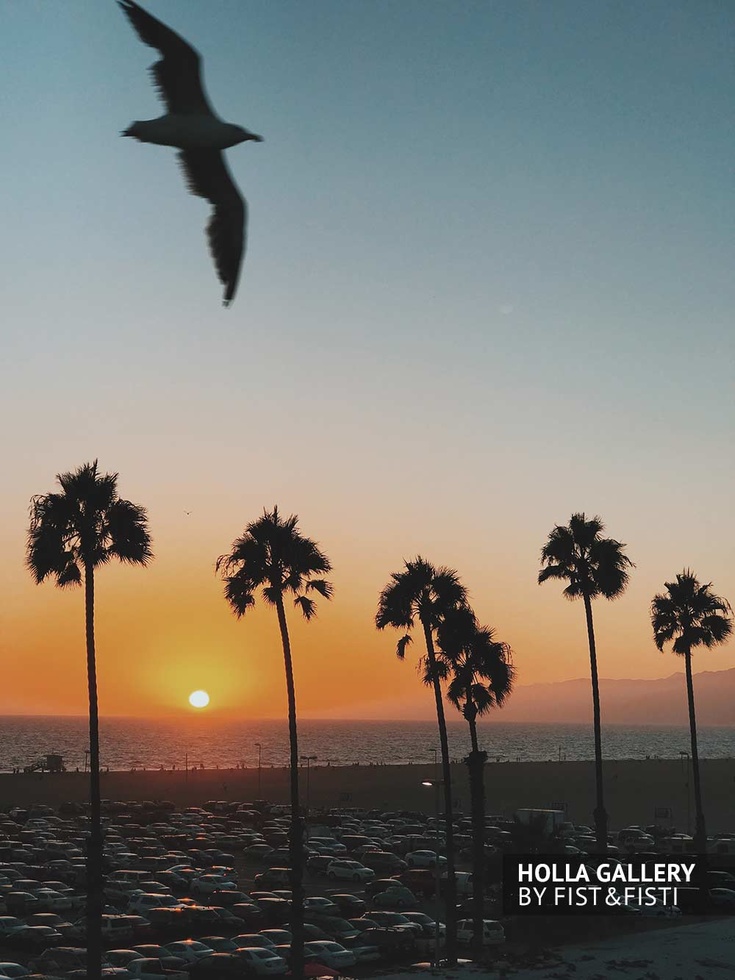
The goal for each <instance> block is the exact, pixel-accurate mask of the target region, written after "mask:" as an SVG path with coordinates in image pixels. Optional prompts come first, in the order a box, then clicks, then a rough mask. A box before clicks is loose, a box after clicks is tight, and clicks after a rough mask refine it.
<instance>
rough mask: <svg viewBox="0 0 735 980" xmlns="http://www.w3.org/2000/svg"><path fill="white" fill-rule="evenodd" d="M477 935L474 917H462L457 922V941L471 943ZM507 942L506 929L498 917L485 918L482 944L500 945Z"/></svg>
mask: <svg viewBox="0 0 735 980" xmlns="http://www.w3.org/2000/svg"><path fill="white" fill-rule="evenodd" d="M474 935H475V930H474V929H473V928H472V919H460V920H459V922H458V923H457V941H458V942H460V943H471V942H472V940H473V938H474ZM504 942H505V930H504V929H503V927H502V925H501V924H500V923H499V922H498V921H497V919H483V921H482V945H483V946H498V945H500V943H504Z"/></svg>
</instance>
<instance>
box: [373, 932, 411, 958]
mask: <svg viewBox="0 0 735 980" xmlns="http://www.w3.org/2000/svg"><path fill="white" fill-rule="evenodd" d="M360 945H361V946H377V947H378V949H379V950H380V954H381V956H383V957H385V958H386V959H391V958H393V957H394V956H403V955H409V954H413V953H414V951H415V950H416V936H415V935H414V934H413V933H412V932H410V931H409V930H407V929H394V928H392V927H390V926H386V927H381V926H378V927H375V928H372V927H371V928H370V929H366V930H365V931H364V932H363V933H361V935H360Z"/></svg>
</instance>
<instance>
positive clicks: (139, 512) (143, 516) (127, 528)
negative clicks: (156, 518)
mask: <svg viewBox="0 0 735 980" xmlns="http://www.w3.org/2000/svg"><path fill="white" fill-rule="evenodd" d="M107 535H108V537H109V541H110V543H109V545H108V549H107V550H108V552H109V553H110V554H111V555H114V556H115V557H116V558H119V559H120V561H123V562H128V563H129V564H138V565H147V564H148V562H149V561H150V560H151V559H152V558H153V552H152V551H151V536H150V533H149V531H148V517H147V513H146V510H145V508H144V507H140V506H138V505H137V504H133V503H131V502H130V501H129V500H116V501H115V502H114V503H113V504H112V505H111V506H110V507H109V509H108V511H107Z"/></svg>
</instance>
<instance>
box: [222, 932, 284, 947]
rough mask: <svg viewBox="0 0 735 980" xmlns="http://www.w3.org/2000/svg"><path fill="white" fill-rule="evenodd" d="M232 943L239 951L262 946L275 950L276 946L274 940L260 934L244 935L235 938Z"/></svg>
mask: <svg viewBox="0 0 735 980" xmlns="http://www.w3.org/2000/svg"><path fill="white" fill-rule="evenodd" d="M289 935H291V933H289ZM232 941H233V943H235V945H236V946H237V947H238V948H239V949H247V948H248V947H249V946H262V947H264V948H265V949H273V947H274V946H275V945H276V944H275V943H274V942H273V940H272V939H269V938H268V936H264V935H263V934H262V933H260V932H253V933H243V935H241V936H233V937H232Z"/></svg>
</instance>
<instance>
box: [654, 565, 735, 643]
mask: <svg viewBox="0 0 735 980" xmlns="http://www.w3.org/2000/svg"><path fill="white" fill-rule="evenodd" d="M665 589H666V592H665V593H661V594H659V595H655V596H654V597H653V599H652V600H651V626H652V628H653V640H654V643H655V644H656V646H657V647H658V649H659V650H663V648H664V646H665V645H666V644H667V643H671V644H672V650H673V652H674V653H676V654H679V655H680V656H688V655H689V654H690V653H691V652H692V650H694V649H696V648H697V647H700V646H703V647H705V648H707V649H711V648H712V647H714V646H719V645H720V644H721V643H724V642H725V641H726V640H727V639H728V638H729V637H730V636H731V635H732V632H733V621H732V608H731V606H730V604H729V602H727V600H726V599H723V598H722V597H721V596H718V595H715V593H714V592H712V583H707V584H704V585H703V584H701V583H700V582H699V581H698V579H697V577H696V576H695V575H694V573H693V572H692V571H691V570H690V569H684V571H683V572H680V573H679V574H677V576H676V581H674V582H666V583H665Z"/></svg>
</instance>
